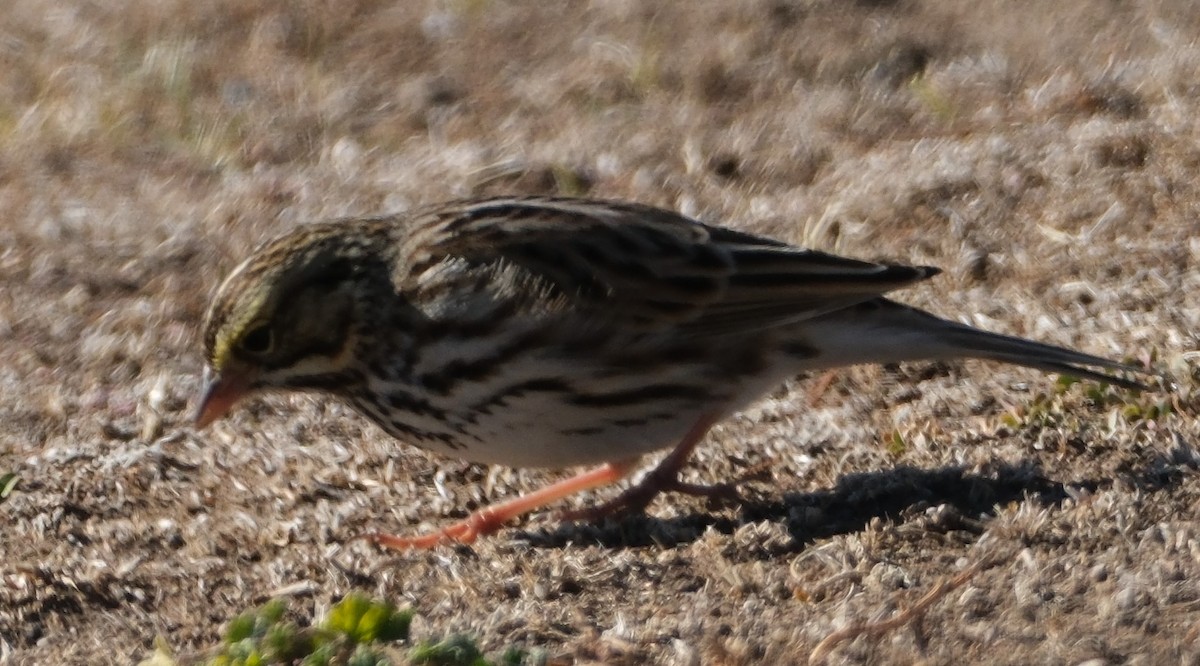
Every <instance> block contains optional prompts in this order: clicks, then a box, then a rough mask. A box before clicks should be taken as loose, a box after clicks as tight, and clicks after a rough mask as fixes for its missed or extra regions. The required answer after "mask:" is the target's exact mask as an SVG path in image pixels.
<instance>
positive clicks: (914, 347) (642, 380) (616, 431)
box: [196, 197, 1146, 549]
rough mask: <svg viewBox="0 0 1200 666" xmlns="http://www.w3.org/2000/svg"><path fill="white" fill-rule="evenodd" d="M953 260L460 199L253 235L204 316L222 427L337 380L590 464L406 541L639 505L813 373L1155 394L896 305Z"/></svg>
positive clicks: (1022, 343)
mask: <svg viewBox="0 0 1200 666" xmlns="http://www.w3.org/2000/svg"><path fill="white" fill-rule="evenodd" d="M938 272H939V271H938V269H936V268H932V267H929V266H902V265H891V264H879V263H870V262H864V261H857V260H854V259H846V258H842V257H837V256H834V255H830V254H825V253H822V252H817V251H814V250H806V249H803V248H799V247H795V246H792V245H789V244H787V243H783V242H780V241H777V240H772V239H770V238H764V237H761V236H756V235H752V234H748V233H745V232H741V231H735V230H733V229H728V228H724V227H719V226H713V225H708V224H703V223H700V222H697V221H695V220H692V219H689V218H687V217H684V216H682V215H679V214H677V213H674V212H670V211H667V210H662V209H658V208H653V207H650V206H644V205H638V204H633V203H622V202H614V201H600V200H588V199H573V198H552V197H524V198H492V199H477V200H467V201H458V202H451V203H446V204H441V205H437V206H433V207H428V208H424V209H421V210H418V211H415V212H412V213H409V214H402V215H394V216H384V217H373V218H361V219H345V220H338V221H333V222H326V223H313V224H307V225H302V226H300V227H299V228H297V229H295V230H294V231H291V232H290V233H287V234H285V235H283V236H282V237H280V238H277V239H275V240H272V241H269V242H267V243H265V244H263V245H262V246H260V247H259V248H258V249H256V250H255V251H254V252H253V253H252V254H251V255H250V257H249V258H248V259H246V260H245V261H244V262H243V263H242V264H241V265H239V266H238V267H237V268H235V269H234V270H233V272H232V273H231V274H230V275H229V277H228V278H226V280H225V281H224V283H222V284H221V286H220V287H219V288H218V289H217V291H216V295H215V296H214V297H213V300H212V304H211V306H210V307H209V309H208V312H207V315H206V317H205V322H204V327H203V335H204V351H205V355H206V360H207V365H206V368H205V377H204V388H203V395H202V396H201V398H200V404H199V410H198V412H197V416H196V423H197V426H198V427H201V428H203V427H205V426H207V425H208V424H210V423H212V422H213V421H214V420H216V419H218V418H220V417H222V416H223V415H225V414H226V413H227V412H228V411H229V410H230V409H231V408H232V407H233V406H234V405H235V404H236V403H237V402H238V401H239V400H241V399H243V398H245V397H247V396H250V395H254V394H257V393H260V392H263V391H269V390H283V391H311V392H317V393H322V394H325V395H330V396H334V397H336V398H339V399H341V400H342V401H344V402H346V403H348V404H349V405H351V406H353V408H355V409H356V410H357V411H359V412H361V413H362V414H364V415H366V416H367V417H369V418H370V419H371V420H372V421H374V422H375V423H376V424H378V425H379V427H381V428H382V429H383V430H384V431H386V432H387V433H388V434H390V435H392V436H394V437H395V438H397V439H400V440H402V441H405V442H408V443H410V444H414V445H416V446H419V447H422V448H425V449H428V450H430V451H434V452H437V453H439V454H443V455H446V456H455V457H458V458H463V459H466V460H469V461H473V462H478V463H491V464H501V465H509V466H514V467H571V466H579V465H596V467H595V468H594V469H591V470H590V471H585V472H583V473H581V474H578V475H577V476H574V477H571V478H569V479H566V480H564V481H560V482H558V483H554V484H552V485H549V486H547V487H545V488H543V489H541V490H538V491H536V492H533V493H529V494H527V495H523V496H520V497H518V498H516V499H512V500H509V501H507V502H503V503H501V504H498V505H495V506H492V507H488V508H484V509H482V510H480V511H477V512H475V513H473V514H471V515H470V516H469V517H468V518H466V519H465V520H463V521H461V522H458V523H455V524H453V525H450V526H448V527H445V528H444V529H441V530H437V531H435V532H432V533H428V534H423V535H417V536H411V537H403V536H394V535H389V534H371V535H369V536H368V538H369V539H371V540H372V541H374V542H375V543H377V544H379V545H382V546H385V547H390V548H396V549H407V548H428V547H432V546H435V545H436V544H439V543H441V542H443V541H458V542H462V543H470V542H472V541H474V540H475V538H476V537H478V536H480V535H484V534H488V533H491V532H494V531H496V530H497V529H499V528H500V527H501V526H502V525H503V524H504V523H506V522H508V521H509V520H512V519H513V518H516V517H518V516H521V515H523V514H526V513H528V512H530V511H533V510H535V509H538V508H540V507H542V506H544V505H547V504H549V503H552V502H555V501H557V500H560V499H562V498H564V497H567V496H569V495H572V494H575V493H578V492H581V491H584V490H588V489H591V488H596V487H599V486H603V485H607V484H612V483H615V482H617V481H620V480H622V479H623V478H625V477H626V476H628V475H629V474H630V473H631V472H633V471H634V470H635V469H636V468H637V464H638V460H639V459H640V458H641V457H642V456H644V455H646V454H649V453H653V452H655V451H659V450H662V449H666V448H671V447H673V448H672V450H671V451H670V453H669V454H668V455H667V456H666V457H665V458H664V459H663V460H662V461H661V462H660V463H659V464H658V465H657V466H656V467H655V468H654V469H653V470H652V471H650V472H649V473H648V474H646V475H645V476H644V477H643V478H642V479H641V480H640V481H639V482H638V483H637V484H635V485H632V486H631V487H630V488H628V489H627V490H625V491H624V492H623V493H621V494H619V495H618V496H617V497H615V498H614V499H612V500H611V501H609V502H607V503H604V504H601V505H600V506H597V507H595V508H593V509H589V510H585V511H580V512H575V513H573V514H569V515H570V516H571V517H573V518H590V519H595V518H599V517H602V516H605V515H609V514H614V513H623V512H628V511H640V510H642V509H644V508H645V507H646V506H647V505H648V504H649V502H650V501H651V500H652V499H653V498H654V497H655V496H656V495H657V494H659V493H660V492H662V491H668V490H670V491H680V492H684V493H692V494H700V495H704V494H708V495H712V494H718V493H721V492H723V491H727V490H728V489H727V488H725V487H722V486H719V485H718V486H698V485H694V484H685V483H683V482H682V481H680V479H679V471H680V469H681V468H682V467H683V465H684V464H685V463H686V462H687V460H688V457H689V455H690V454H691V452H692V450H693V449H694V448H695V447H696V446H697V444H699V443H700V441H701V440H702V439H703V438H704V436H705V434H706V433H707V432H708V430H709V428H710V427H712V426H713V424H715V423H717V422H718V421H720V420H721V419H723V418H725V417H727V416H729V415H730V414H732V413H733V412H736V411H738V410H739V409H741V408H743V407H745V406H747V405H748V404H749V403H752V402H753V401H755V400H756V399H758V398H760V397H761V396H762V395H764V394H765V393H767V392H768V391H770V390H771V389H772V388H774V387H775V386H777V385H778V384H780V383H781V382H783V381H784V380H785V379H787V378H789V377H791V376H794V375H796V374H798V373H801V372H805V371H811V370H819V369H829V368H836V367H840V366H848V365H854V364H860V363H892V362H898V361H912V360H926V359H955V358H967V357H972V358H980V359H988V360H992V361H1003V362H1006V363H1014V364H1017V365H1023V366H1028V367H1031V368H1037V369H1039V370H1044V371H1051V372H1059V373H1064V374H1068V375H1072V376H1075V377H1081V378H1088V379H1092V380H1096V381H1101V382H1108V383H1110V384H1114V385H1117V386H1122V387H1125V388H1129V389H1143V388H1144V387H1143V386H1142V385H1141V384H1139V383H1138V382H1136V381H1132V380H1130V379H1126V378H1124V377H1122V376H1117V375H1114V374H1106V373H1104V372H1100V371H1097V370H1094V369H1089V368H1103V369H1107V370H1108V371H1110V373H1111V372H1117V373H1139V372H1142V373H1144V372H1146V371H1144V370H1142V369H1139V368H1137V367H1133V366H1129V365H1124V364H1121V363H1118V362H1115V361H1110V360H1107V359H1104V358H1100V357H1098V356H1092V355H1089V354H1084V353H1081V352H1076V351H1071V350H1068V349H1063V348H1060V347H1054V346H1050V345H1045V344H1041V343H1037V342H1033V341H1030V340H1024V339H1021V338H1017V337H1012V336H1007V335H999V334H996V333H989V332H986V331H982V330H979V329H976V328H972V327H970V326H966V325H963V324H958V323H954V322H951V321H947V320H945V319H941V318H939V317H936V316H934V315H932V314H929V313H927V312H923V311H921V310H918V309H916V308H912V307H909V306H906V305H902V304H900V303H896V302H894V301H891V300H888V299H887V298H884V297H883V296H882V294H884V293H886V292H889V291H891V290H893V289H897V288H900V287H904V286H907V285H909V284H912V283H914V282H918V281H920V280H924V279H926V278H929V277H932V276H934V275H936V274H937V273H938Z"/></svg>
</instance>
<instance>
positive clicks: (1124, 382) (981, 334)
mask: <svg viewBox="0 0 1200 666" xmlns="http://www.w3.org/2000/svg"><path fill="white" fill-rule="evenodd" d="M947 323H948V324H951V325H952V326H953V327H947V329H946V330H944V331H942V334H941V336H940V337H942V338H943V339H944V340H945V342H947V343H949V344H950V345H953V347H954V348H956V349H957V350H959V351H960V355H961V356H970V357H973V358H981V359H987V360H990V361H1001V362H1003V363H1012V364H1014V365H1023V366H1025V367H1027V368H1036V369H1038V370H1044V371H1046V372H1057V373H1059V374H1062V375H1069V376H1071V377H1078V378H1081V379H1091V380H1093V381H1097V382H1106V383H1108V384H1112V385H1114V386H1120V387H1122V388H1127V389H1132V390H1134V391H1147V390H1149V387H1147V386H1146V385H1145V384H1142V383H1141V382H1138V381H1134V380H1131V379H1126V378H1125V377H1121V376H1118V375H1116V374H1110V373H1105V372H1099V371H1096V370H1091V369H1089V367H1092V368H1106V369H1108V370H1113V371H1116V372H1120V373H1129V374H1142V375H1147V374H1153V373H1152V372H1150V371H1148V370H1145V369H1144V368H1138V367H1135V366H1132V365H1126V364H1124V363H1118V362H1116V361H1110V360H1109V359H1106V358H1102V357H1100V356H1093V355H1091V354H1085V353H1083V352H1077V351H1072V350H1070V349H1064V348H1062V347H1055V346H1053V345H1048V344H1043V343H1041V342H1034V341H1032V340H1025V339H1023V338H1017V337H1013V336H1011V335H1002V334H999V333H990V332H988V331H984V330H980V329H977V328H970V327H967V326H962V327H961V328H959V325H958V324H953V322H947Z"/></svg>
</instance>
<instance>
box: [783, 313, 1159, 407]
mask: <svg viewBox="0 0 1200 666" xmlns="http://www.w3.org/2000/svg"><path fill="white" fill-rule="evenodd" d="M803 326H804V327H805V331H806V333H807V334H809V335H810V336H811V338H810V339H811V340H812V341H814V342H816V341H820V343H817V346H818V347H820V349H821V352H822V354H821V356H820V357H819V358H816V359H813V360H810V361H809V362H808V367H810V368H812V367H817V366H820V367H836V366H839V365H852V364H855V363H889V362H896V361H920V360H934V359H943V360H950V359H956V358H979V359H986V360H992V361H1001V362H1003V363H1011V364H1014V365H1022V366H1025V367H1028V368H1035V369H1038V370H1044V371H1047V372H1057V373H1060V374H1064V375H1069V376H1072V377H1079V378H1082V379H1091V380H1094V381H1098V382H1106V383H1109V384H1112V385H1114V386H1120V387H1123V388H1127V389H1132V390H1136V391H1145V390H1149V387H1147V386H1146V385H1145V384H1143V383H1141V382H1139V381H1136V380H1133V379H1128V378H1126V377H1124V376H1121V375H1120V374H1117V373H1122V374H1133V375H1141V376H1143V377H1145V376H1157V375H1158V374H1159V373H1157V372H1155V371H1153V370H1148V369H1145V368H1140V367H1135V366H1132V365H1127V364H1124V363H1118V362H1117V361H1111V360H1109V359H1106V358H1103V357H1100V356H1093V355H1091V354H1085V353H1083V352H1077V351H1072V350H1070V349H1064V348H1062V347H1056V346H1054V345H1048V344H1044V343H1041V342H1034V341H1033V340H1026V339H1024V338H1018V337H1015V336H1011V335H1003V334H1000V333H990V332H988V331H984V330H981V329H978V328H973V327H971V326H967V325H965V324H958V323H955V322H952V321H948V320H945V319H942V318H940V317H937V316H934V315H932V314H929V313H928V312H924V311H922V310H918V309H916V308H913V307H909V306H907V305H903V304H900V303H896V302H894V301H890V300H888V299H886V298H876V299H873V300H871V301H868V302H865V303H860V304H858V305H855V306H851V307H848V308H845V309H843V310H838V311H836V312H832V313H829V314H828V315H824V316H821V317H817V318H816V319H812V320H809V321H807V322H804V324H803ZM1093 368H1103V369H1105V370H1110V371H1113V372H1111V373H1110V372H1101V371H1099V370H1095V369H1093Z"/></svg>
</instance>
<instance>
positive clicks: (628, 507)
mask: <svg viewBox="0 0 1200 666" xmlns="http://www.w3.org/2000/svg"><path fill="white" fill-rule="evenodd" d="M665 492H677V493H683V494H684V495H694V496H697V497H707V498H709V499H715V500H736V499H737V498H738V491H737V484H736V483H717V484H712V485H704V484H699V483H685V482H683V481H680V480H679V478H678V477H676V476H670V477H666V476H661V475H658V474H655V473H653V472H651V473H650V475H648V476H647V477H646V478H644V479H642V481H641V482H639V483H638V484H637V485H634V486H631V487H630V488H629V489H627V490H626V491H625V492H623V493H621V494H620V495H617V496H616V497H614V498H613V499H611V500H609V501H607V502H604V503H603V504H600V505H599V506H594V507H588V508H585V509H574V510H570V511H563V512H562V513H560V514H559V518H561V519H562V520H570V521H580V522H596V521H598V520H600V519H602V518H607V517H609V516H625V515H629V514H634V513H640V512H642V511H644V510H645V509H646V507H647V506H649V505H650V502H652V501H654V498H655V497H658V495H659V494H661V493H665Z"/></svg>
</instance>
